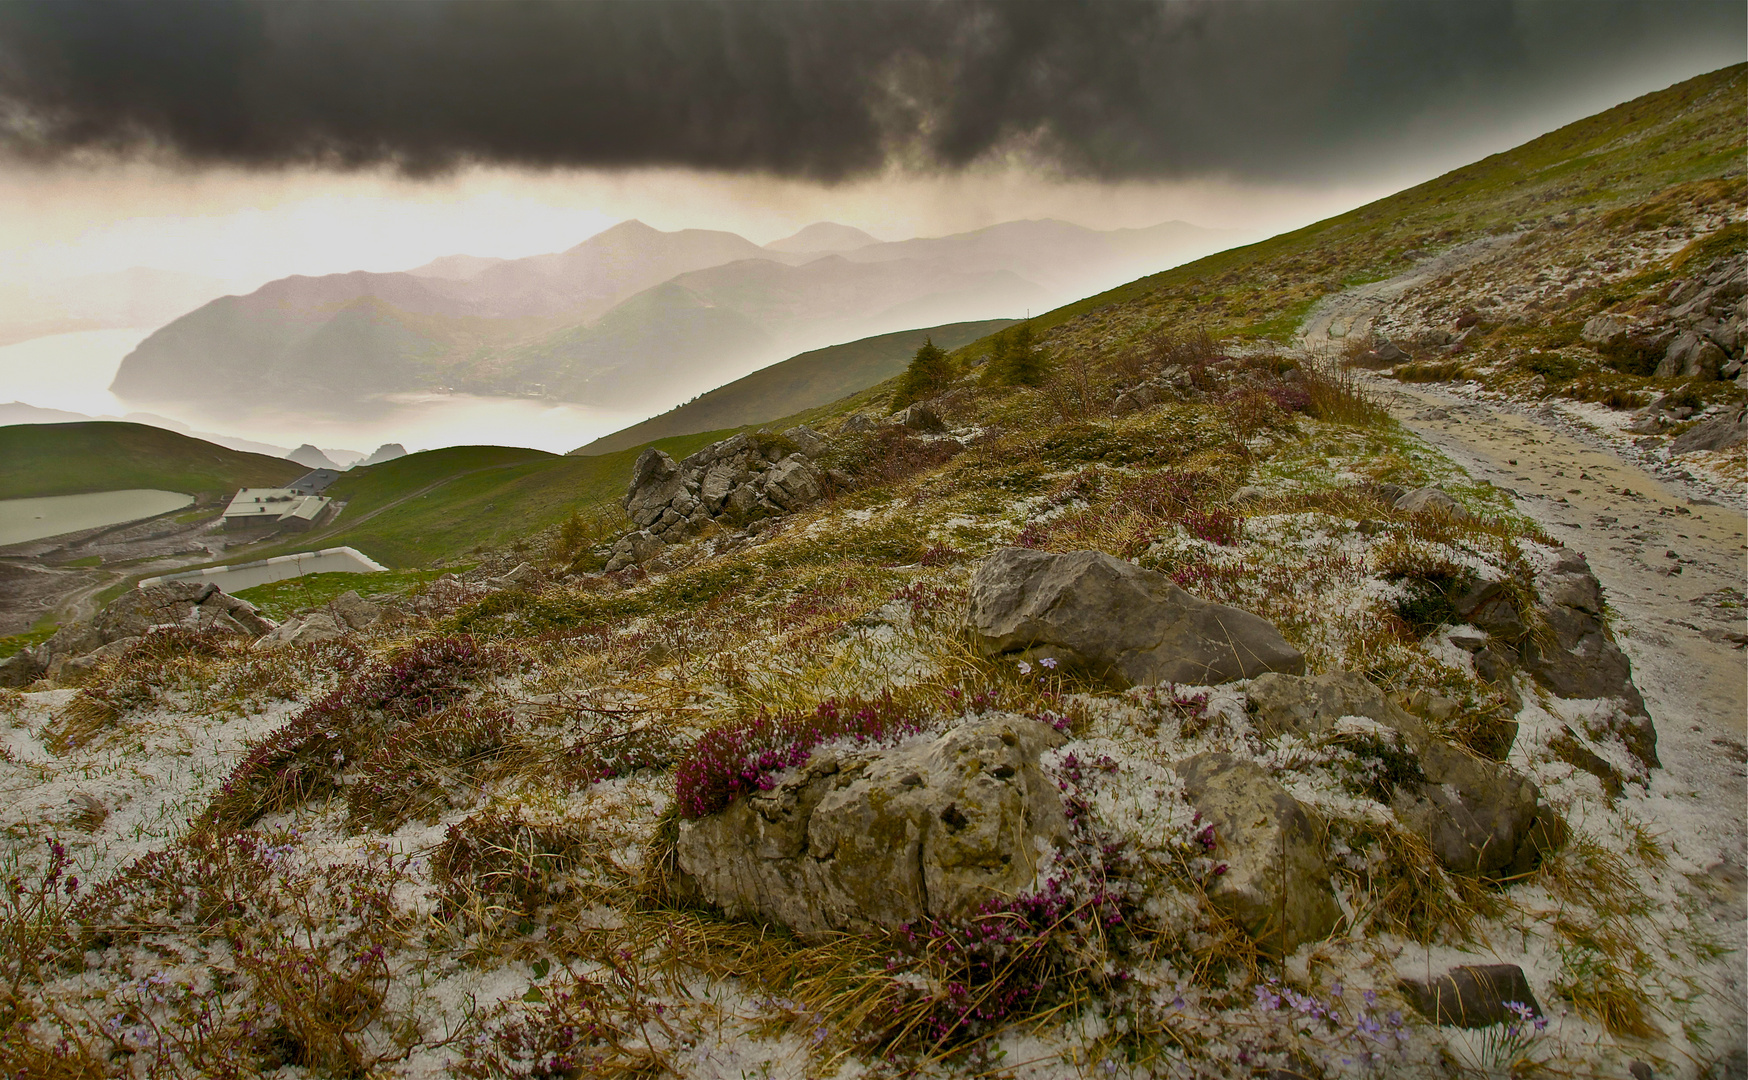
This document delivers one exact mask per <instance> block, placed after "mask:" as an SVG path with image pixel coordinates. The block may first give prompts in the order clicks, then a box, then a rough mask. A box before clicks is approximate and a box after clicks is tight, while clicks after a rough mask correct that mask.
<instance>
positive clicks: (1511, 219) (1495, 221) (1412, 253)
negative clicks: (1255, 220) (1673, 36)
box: [979, 65, 1748, 353]
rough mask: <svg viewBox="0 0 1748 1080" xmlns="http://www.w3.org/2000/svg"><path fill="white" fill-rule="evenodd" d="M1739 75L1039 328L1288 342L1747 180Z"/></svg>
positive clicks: (1141, 340) (1062, 313) (1137, 341)
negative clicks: (1417, 279) (1475, 268)
mask: <svg viewBox="0 0 1748 1080" xmlns="http://www.w3.org/2000/svg"><path fill="white" fill-rule="evenodd" d="M1745 73H1748V66H1745V65H1737V66H1735V67H1730V68H1725V69H1723V70H1721V71H1716V72H1713V73H1711V74H1708V75H1702V76H1699V77H1697V78H1694V79H1690V80H1688V81H1686V82H1683V83H1680V84H1678V85H1676V86H1672V87H1670V88H1668V89H1666V90H1661V91H1658V92H1656V93H1653V94H1647V95H1645V96H1644V97H1641V98H1638V99H1635V100H1633V101H1630V102H1626V103H1625V104H1622V105H1619V106H1616V107H1615V108H1612V109H1609V110H1607V111H1605V112H1601V113H1598V114H1597V115H1595V116H1592V117H1588V118H1586V119H1584V120H1580V121H1578V122H1576V123H1573V124H1569V125H1567V126H1566V127H1563V128H1560V129H1559V130H1557V131H1553V132H1550V133H1549V134H1547V135H1544V136H1542V137H1540V138H1538V139H1534V140H1532V141H1530V142H1528V143H1525V144H1524V145H1522V146H1519V147H1516V148H1514V149H1512V150H1508V151H1506V152H1504V153H1500V154H1494V155H1492V156H1491V157H1488V158H1485V159H1483V160H1481V161H1478V162H1476V163H1474V164H1473V165H1468V166H1464V167H1463V168H1460V169H1456V170H1453V171H1452V172H1449V173H1446V174H1445V175H1443V176H1440V177H1436V178H1435V179H1432V180H1429V181H1427V182H1426V183H1424V184H1419V185H1417V186H1415V187H1412V188H1409V189H1407V190H1405V191H1401V192H1398V193H1397V194H1395V195H1391V196H1388V197H1386V198H1383V199H1379V200H1378V201H1376V202H1373V203H1369V204H1367V205H1366V206H1362V207H1360V208H1358V209H1356V210H1352V211H1349V212H1348V213H1346V214H1341V215H1339V216H1337V217H1333V218H1329V219H1326V220H1324V221H1320V222H1317V223H1316V224H1313V225H1307V226H1306V227H1305V228H1303V229H1299V230H1296V231H1294V232H1290V233H1283V234H1282V235H1280V236H1276V237H1273V238H1271V239H1268V240H1265V241H1263V242H1261V243H1257V244H1250V245H1247V246H1245V247H1239V248H1233V249H1232V250H1230V251H1224V252H1220V253H1219V254H1216V255H1211V256H1209V257H1207V258H1203V259H1198V260H1196V261H1194V262H1191V263H1186V264H1184V265H1182V266H1178V267H1174V268H1172V269H1170V270H1166V271H1164V272H1163V273H1158V274H1153V275H1150V276H1148V277H1144V278H1140V279H1138V280H1136V281H1133V282H1130V283H1128V284H1126V285H1122V286H1119V287H1117V288H1114V289H1109V290H1107V291H1105V292H1102V293H1099V294H1097V295H1094V296H1089V297H1087V298H1086V299H1084V300H1080V301H1077V302H1075V303H1072V304H1067V305H1064V306H1063V307H1060V308H1057V309H1055V310H1053V311H1050V312H1047V313H1045V314H1044V315H1042V316H1039V317H1038V318H1035V319H1034V320H1033V321H1032V325H1033V328H1034V330H1035V331H1037V332H1038V333H1040V334H1043V333H1044V332H1046V331H1049V332H1050V333H1052V334H1053V335H1054V340H1055V341H1057V342H1058V343H1059V347H1062V348H1069V347H1071V345H1072V346H1078V345H1080V344H1092V343H1095V342H1103V344H1102V345H1098V346H1096V347H1097V348H1098V349H1099V351H1101V352H1105V353H1109V352H1111V351H1114V350H1121V349H1124V348H1131V347H1142V346H1144V344H1145V337H1146V334H1147V332H1148V331H1149V329H1151V328H1153V327H1158V326H1161V325H1174V326H1198V327H1201V328H1203V329H1206V330H1207V331H1209V332H1210V333H1214V334H1216V335H1219V334H1226V333H1236V334H1239V335H1241V336H1244V337H1246V338H1251V339H1255V338H1260V337H1265V336H1272V337H1274V338H1275V339H1277V340H1281V341H1285V340H1286V339H1287V338H1289V337H1290V336H1291V335H1292V334H1293V333H1294V331H1295V330H1296V329H1297V328H1298V325H1299V323H1300V321H1301V320H1302V319H1303V318H1304V317H1305V315H1306V314H1307V313H1308V312H1309V311H1310V309H1311V306H1312V305H1313V304H1314V303H1316V302H1317V300H1319V299H1320V298H1322V297H1323V296H1326V295H1329V294H1332V293H1334V292H1337V291H1339V290H1340V289H1342V288H1344V287H1346V286H1350V285H1355V284H1360V283H1363V282H1367V281H1376V280H1380V279H1383V278H1387V277H1391V276H1393V275H1395V274H1397V273H1399V272H1401V271H1402V270H1404V269H1406V268H1408V267H1411V266H1413V265H1414V264H1415V263H1417V262H1419V261H1421V260H1423V259H1425V258H1427V257H1429V256H1430V255H1432V254H1434V253H1436V252H1439V251H1442V250H1446V249H1448V248H1450V247H1453V246H1455V245H1457V244H1461V243H1466V242H1470V241H1474V240H1477V239H1479V238H1482V237H1485V236H1490V235H1499V234H1504V233H1512V232H1528V231H1530V230H1549V229H1561V228H1564V227H1566V224H1567V223H1568V222H1567V221H1566V220H1565V219H1564V218H1563V215H1567V214H1569V213H1570V214H1572V215H1575V218H1574V219H1573V220H1581V219H1586V218H1588V217H1590V216H1593V215H1595V214H1597V213H1599V212H1602V211H1605V210H1608V209H1610V208H1614V207H1618V206H1622V205H1625V204H1629V203H1633V202H1637V201H1640V200H1643V199H1646V198H1647V197H1649V196H1652V195H1654V194H1655V193H1657V192H1660V191H1663V190H1664V189H1666V188H1669V187H1671V186H1672V185H1676V184H1681V183H1688V182H1699V181H1704V180H1709V179H1715V178H1719V177H1741V176H1742V175H1743V171H1744V150H1745V147H1748V129H1745V128H1744V126H1743V124H1742V122H1741V108H1740V106H1741V102H1742V98H1743V95H1744V94H1745V93H1748V74H1745ZM1736 189H1737V190H1740V184H1737V188H1736ZM1101 309H1102V310H1101ZM979 348H982V346H979Z"/></svg>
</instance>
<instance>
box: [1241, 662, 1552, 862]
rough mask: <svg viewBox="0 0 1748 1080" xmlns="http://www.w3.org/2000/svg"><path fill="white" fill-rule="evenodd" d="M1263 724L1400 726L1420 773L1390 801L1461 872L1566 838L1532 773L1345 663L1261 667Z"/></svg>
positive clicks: (1265, 728) (1529, 856) (1257, 692)
mask: <svg viewBox="0 0 1748 1080" xmlns="http://www.w3.org/2000/svg"><path fill="white" fill-rule="evenodd" d="M1248 695H1249V697H1250V704H1251V708H1252V709H1253V710H1254V713H1255V724H1256V727H1257V731H1258V732H1259V733H1261V734H1262V735H1263V736H1264V737H1265V738H1272V737H1273V736H1275V735H1279V734H1281V733H1283V732H1293V733H1296V734H1298V735H1300V736H1303V737H1305V738H1307V739H1317V738H1320V737H1322V736H1324V735H1326V734H1327V733H1328V732H1330V731H1331V730H1332V729H1333V728H1334V727H1335V725H1336V723H1337V722H1338V721H1339V720H1340V719H1341V718H1342V717H1344V716H1359V717H1365V718H1366V719H1369V720H1372V721H1375V722H1376V723H1378V724H1381V725H1383V726H1384V727H1386V728H1389V729H1391V730H1393V731H1394V732H1396V734H1397V735H1398V736H1399V737H1400V739H1401V743H1402V745H1403V746H1404V747H1405V748H1406V749H1408V750H1410V751H1412V752H1413V754H1414V757H1415V760H1416V761H1417V762H1418V764H1419V766H1420V770H1421V774H1422V779H1421V780H1419V781H1416V780H1411V779H1407V778H1404V779H1403V780H1401V781H1399V782H1398V783H1397V784H1396V787H1395V791H1394V792H1393V795H1392V798H1391V803H1390V805H1391V808H1392V809H1393V810H1394V811H1395V813H1396V817H1397V819H1398V820H1399V821H1401V822H1402V824H1403V825H1404V826H1406V827H1407V828H1408V829H1409V830H1410V831H1412V832H1414V833H1416V834H1418V835H1419V836H1421V837H1422V838H1423V839H1425V840H1426V841H1427V843H1428V844H1430V845H1431V846H1432V849H1433V851H1434V853H1435V854H1437V855H1438V858H1439V862H1440V863H1442V864H1443V865H1444V866H1445V867H1446V868H1448V869H1450V870H1453V871H1455V872H1457V873H1465V874H1488V875H1494V874H1499V873H1501V872H1506V871H1514V870H1516V869H1519V868H1522V869H1528V868H1529V867H1531V866H1533V865H1534V863H1535V861H1536V859H1538V858H1539V857H1540V856H1541V854H1542V853H1543V852H1544V851H1546V850H1548V849H1550V848H1552V847H1554V846H1557V845H1558V843H1559V842H1560V841H1561V840H1562V839H1563V838H1564V829H1563V826H1562V825H1561V824H1560V823H1559V820H1558V818H1557V817H1556V816H1555V815H1554V813H1553V811H1551V810H1549V809H1548V808H1546V807H1544V806H1543V805H1542V803H1541V791H1540V790H1539V789H1538V788H1537V787H1536V785H1535V782H1534V781H1532V780H1530V779H1529V778H1528V777H1526V776H1524V775H1523V774H1521V773H1519V772H1518V771H1517V770H1515V769H1513V768H1511V767H1510V766H1508V765H1503V764H1500V763H1499V762H1496V761H1488V760H1487V759H1485V758H1482V757H1479V756H1477V755H1474V754H1471V753H1469V752H1467V751H1465V750H1462V749H1459V748H1458V747H1456V746H1453V745H1451V744H1450V743H1448V742H1446V741H1444V740H1443V739H1441V738H1439V737H1438V736H1437V735H1436V734H1434V733H1433V732H1432V731H1431V730H1430V729H1428V728H1427V726H1426V725H1425V724H1424V723H1422V722H1421V721H1420V720H1419V719H1417V718H1416V717H1414V716H1413V715H1411V714H1409V713H1408V712H1407V711H1406V710H1404V709H1403V708H1402V707H1401V706H1399V705H1397V704H1396V703H1395V702H1393V701H1391V700H1390V699H1389V698H1387V697H1385V696H1384V692H1383V691H1382V690H1380V689H1378V688H1377V687H1376V686H1374V685H1373V684H1372V683H1371V682H1369V681H1368V680H1367V679H1366V678H1365V677H1364V676H1361V675H1358V674H1355V673H1353V672H1348V671H1333V672H1328V673H1326V674H1323V675H1317V676H1312V677H1307V678H1297V677H1294V676H1291V675H1263V676H1261V677H1259V678H1257V679H1256V680H1255V681H1254V682H1252V683H1251V685H1250V689H1249V692H1248Z"/></svg>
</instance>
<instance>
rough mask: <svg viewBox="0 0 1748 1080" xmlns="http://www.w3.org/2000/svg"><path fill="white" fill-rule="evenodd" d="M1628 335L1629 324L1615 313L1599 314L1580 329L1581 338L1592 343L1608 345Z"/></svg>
mask: <svg viewBox="0 0 1748 1080" xmlns="http://www.w3.org/2000/svg"><path fill="white" fill-rule="evenodd" d="M1626 335H1627V324H1626V323H1625V322H1624V321H1622V320H1621V319H1618V318H1616V317H1614V316H1613V315H1597V316H1594V317H1592V318H1591V319H1590V320H1589V321H1588V322H1586V323H1585V324H1584V329H1583V330H1581V331H1579V333H1578V336H1579V338H1580V339H1582V340H1583V341H1585V342H1586V343H1588V344H1591V345H1608V344H1611V343H1613V342H1617V341H1619V340H1621V339H1622V338H1624V337H1626Z"/></svg>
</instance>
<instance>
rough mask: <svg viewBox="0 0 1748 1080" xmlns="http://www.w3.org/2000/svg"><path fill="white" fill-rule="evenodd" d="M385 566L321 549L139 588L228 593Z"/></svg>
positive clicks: (353, 553) (354, 553) (356, 554)
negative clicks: (195, 587)
mask: <svg viewBox="0 0 1748 1080" xmlns="http://www.w3.org/2000/svg"><path fill="white" fill-rule="evenodd" d="M387 570H388V567H386V566H384V565H382V564H381V563H379V562H377V561H376V560H375V559H372V558H371V557H370V556H368V555H366V554H364V552H362V551H359V550H358V549H357V548H355V547H336V548H323V549H322V550H320V551H300V552H298V553H297V554H296V555H275V556H274V557H273V558H271V559H258V560H256V561H255V562H246V563H238V564H237V565H235V566H210V567H207V568H206V569H205V570H186V571H183V572H182V573H180V574H165V575H164V576H163V577H152V578H146V579H145V580H143V581H141V582H140V588H142V589H143V588H146V587H147V586H149V585H157V584H159V583H161V582H165V581H210V582H212V583H213V584H215V585H217V586H218V587H219V588H221V589H223V590H224V591H225V592H228V593H238V592H241V591H243V590H244V589H253V588H254V587H255V586H257V585H266V584H268V583H269V582H274V581H284V580H285V579H286V578H294V577H303V576H304V575H305V574H380V573H384V572H386V571H387Z"/></svg>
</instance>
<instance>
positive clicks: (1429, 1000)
mask: <svg viewBox="0 0 1748 1080" xmlns="http://www.w3.org/2000/svg"><path fill="white" fill-rule="evenodd" d="M1396 987H1397V989H1398V990H1400V991H1402V996H1403V997H1405V998H1407V999H1408V1004H1410V1005H1412V1006H1413V1007H1414V1011H1415V1012H1417V1013H1419V1014H1420V1015H1422V1016H1424V1017H1426V1018H1427V1019H1428V1020H1431V1021H1432V1022H1433V1023H1435V1024H1440V1025H1444V1026H1449V1027H1461V1028H1484V1027H1492V1026H1493V1025H1495V1024H1505V1023H1511V1022H1514V1021H1517V1020H1518V1017H1517V1015H1516V1014H1515V1013H1514V1012H1512V1010H1511V1009H1509V1008H1507V1005H1508V1004H1517V1005H1521V1006H1524V1007H1525V1008H1527V1009H1529V1011H1530V1013H1531V1015H1533V1016H1540V1015H1542V1005H1541V1002H1539V1001H1537V1000H1536V995H1535V992H1534V991H1532V990H1531V989H1530V985H1529V980H1528V979H1526V978H1525V977H1524V974H1523V969H1522V968H1520V967H1518V966H1517V965H1516V964H1476V965H1467V964H1465V965H1462V966H1460V967H1454V968H1452V969H1451V970H1450V971H1448V972H1446V973H1445V974H1443V975H1440V976H1438V977H1437V978H1434V979H1428V980H1424V981H1422V980H1418V979H1403V980H1402V981H1401V982H1399V983H1397V984H1396Z"/></svg>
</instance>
